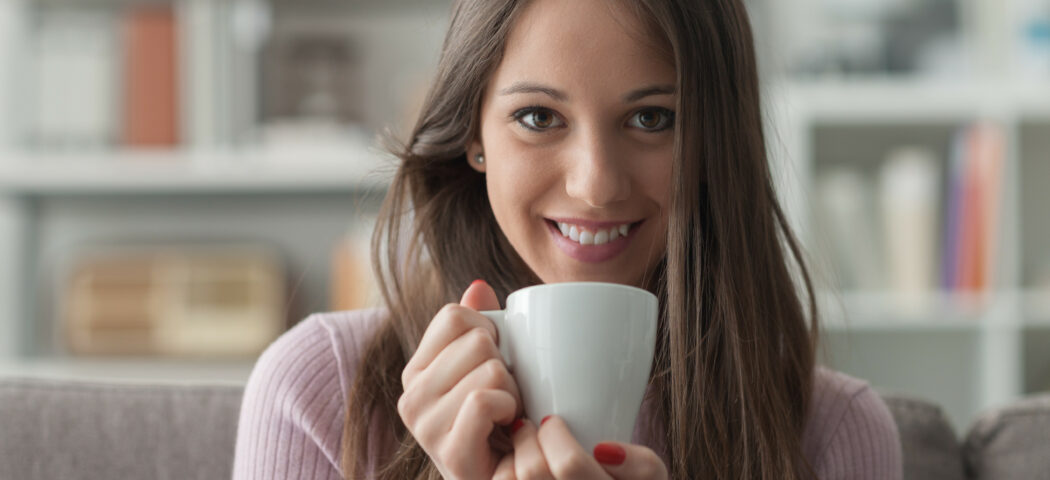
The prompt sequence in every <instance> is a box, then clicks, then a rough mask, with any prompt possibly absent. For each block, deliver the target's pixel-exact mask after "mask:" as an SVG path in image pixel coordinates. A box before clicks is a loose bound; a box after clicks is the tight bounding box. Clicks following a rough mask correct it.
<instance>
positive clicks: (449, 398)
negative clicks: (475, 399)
mask: <svg viewBox="0 0 1050 480" xmlns="http://www.w3.org/2000/svg"><path fill="white" fill-rule="evenodd" d="M475 390H500V391H503V392H506V393H507V394H508V395H510V397H511V398H512V399H514V404H515V410H514V412H515V415H513V416H511V417H510V418H508V419H506V420H505V421H503V422H499V424H500V425H510V424H511V422H513V421H514V419H515V418H517V417H520V416H521V414H522V413H523V411H524V410H525V409H524V407H523V404H522V402H521V392H520V391H519V390H518V384H517V383H516V382H515V381H514V377H513V376H511V374H510V372H508V371H507V366H506V365H505V364H504V363H503V361H502V360H500V359H498V358H490V359H488V360H486V361H484V362H483V363H482V364H481V365H478V366H477V367H476V368H475V369H474V370H471V371H470V373H468V374H467V375H466V376H465V377H463V379H462V380H460V381H459V383H457V384H456V385H455V386H454V387H452V390H449V392H448V393H446V394H445V395H442V396H441V398H440V399H439V400H438V402H437V405H438V408H439V409H440V410H443V411H458V410H459V409H460V407H461V406H462V405H463V403H464V402H466V400H467V397H468V396H469V395H470V393H471V392H473V391H475ZM450 418H451V417H450Z"/></svg>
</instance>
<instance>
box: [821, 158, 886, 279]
mask: <svg viewBox="0 0 1050 480" xmlns="http://www.w3.org/2000/svg"><path fill="white" fill-rule="evenodd" d="M816 185H817V201H818V203H819V208H818V214H819V223H820V228H821V234H822V235H827V240H828V241H830V243H831V245H830V248H828V249H821V250H822V251H825V252H826V253H827V254H828V255H830V256H831V258H829V259H828V260H829V261H830V264H831V265H830V266H831V271H832V273H833V274H834V275H835V277H836V278H835V280H836V283H837V284H838V286H839V287H841V288H846V289H857V290H877V289H881V288H883V286H884V280H883V271H882V268H881V265H883V261H882V251H881V249H880V248H878V246H879V241H878V238H877V237H876V236H875V234H874V230H873V229H872V225H871V221H870V220H871V219H872V218H873V217H874V211H873V205H872V202H873V196H874V192H873V191H872V185H871V182H870V180H869V179H868V178H867V177H865V176H864V175H863V174H862V173H861V172H859V171H858V170H856V169H852V168H845V167H839V168H834V169H831V170H828V171H826V172H824V173H822V174H821V175H820V176H819V177H818V178H817V182H816Z"/></svg>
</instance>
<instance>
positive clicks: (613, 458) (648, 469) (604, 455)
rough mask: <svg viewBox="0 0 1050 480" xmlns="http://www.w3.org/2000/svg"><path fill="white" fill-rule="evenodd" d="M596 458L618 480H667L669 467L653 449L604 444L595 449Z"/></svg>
mask: <svg viewBox="0 0 1050 480" xmlns="http://www.w3.org/2000/svg"><path fill="white" fill-rule="evenodd" d="M594 458H595V460H597V461H598V463H599V464H601V466H602V468H604V469H605V471H606V472H607V473H608V474H609V475H611V476H612V477H613V478H615V479H616V480H627V479H635V478H652V479H656V480H663V479H666V478H667V466H666V465H664V461H663V460H661V459H660V457H659V456H657V455H656V452H654V451H652V449H649V448H646V447H643V446H641V445H631V444H626V443H619V442H602V443H599V444H598V445H596V446H595V447H594Z"/></svg>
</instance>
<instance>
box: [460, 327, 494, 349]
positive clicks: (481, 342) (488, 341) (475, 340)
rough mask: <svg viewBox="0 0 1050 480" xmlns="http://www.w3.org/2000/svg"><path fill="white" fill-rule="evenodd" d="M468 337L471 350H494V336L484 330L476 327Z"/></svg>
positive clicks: (468, 333)
mask: <svg viewBox="0 0 1050 480" xmlns="http://www.w3.org/2000/svg"><path fill="white" fill-rule="evenodd" d="M466 335H468V337H467V341H468V343H469V345H470V347H471V348H473V349H475V350H478V351H482V352H484V351H491V350H492V345H493V341H492V335H489V332H488V331H486V330H485V329H484V328H481V327H474V328H472V329H470V331H469V332H467V333H466Z"/></svg>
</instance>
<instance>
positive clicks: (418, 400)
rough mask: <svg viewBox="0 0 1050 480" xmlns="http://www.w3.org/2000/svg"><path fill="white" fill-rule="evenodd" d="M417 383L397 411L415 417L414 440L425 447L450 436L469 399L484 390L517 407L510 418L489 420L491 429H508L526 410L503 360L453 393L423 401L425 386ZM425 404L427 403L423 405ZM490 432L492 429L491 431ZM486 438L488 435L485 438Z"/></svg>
mask: <svg viewBox="0 0 1050 480" xmlns="http://www.w3.org/2000/svg"><path fill="white" fill-rule="evenodd" d="M420 383H421V382H416V385H415V386H416V388H414V389H413V390H412V391H408V392H406V393H405V394H404V395H403V396H402V400H401V401H400V402H399V406H398V408H399V409H401V410H405V411H408V412H410V413H412V415H414V416H413V417H411V418H415V419H416V420H415V421H414V422H413V423H412V425H410V426H409V427H410V430H411V431H412V434H413V436H415V437H416V439H417V440H418V441H419V442H420V443H421V444H424V445H433V444H434V443H435V442H437V441H438V439H440V438H442V437H444V436H445V435H447V434H449V432H450V431H451V430H452V429H453V427H454V425H455V422H456V419H457V417H458V416H459V415H460V412H461V411H462V410H463V407H464V406H465V404H466V403H467V401H468V399H469V397H470V395H471V394H472V393H474V392H477V391H481V390H492V391H500V392H503V393H504V394H506V395H507V396H508V397H509V398H510V399H511V402H512V403H513V404H514V408H513V410H512V412H514V413H512V414H511V415H509V416H502V417H499V418H493V419H489V427H491V426H492V424H493V423H499V424H501V425H509V424H510V423H511V422H512V421H513V420H514V418H516V416H520V412H521V411H522V410H523V407H522V406H521V394H520V393H519V391H518V385H517V383H515V382H514V377H512V376H511V375H510V373H509V372H507V367H506V366H505V365H504V364H503V362H502V361H501V360H498V359H495V358H492V359H489V360H487V361H485V362H483V363H482V364H481V365H479V366H478V367H477V368H475V369H474V370H472V371H471V372H470V373H468V374H467V376H465V377H463V379H462V380H460V381H459V383H457V384H456V385H455V386H454V387H452V390H450V391H449V392H448V393H446V394H444V395H442V396H440V397H438V398H437V399H436V400H434V399H433V397H427V398H424V397H423V396H422V395H421V394H419V393H418V392H419V391H420V390H423V389H424V388H425V386H423V385H420ZM424 401H426V402H427V403H426V404H424ZM490 430H491V428H490ZM486 438H487V434H486Z"/></svg>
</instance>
